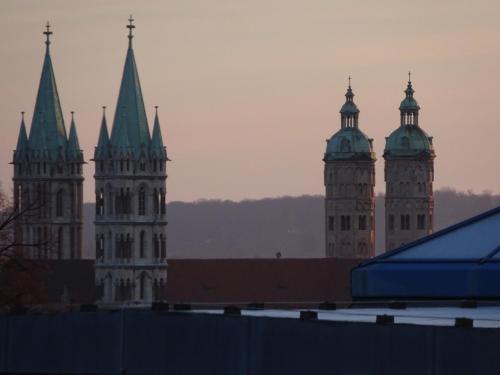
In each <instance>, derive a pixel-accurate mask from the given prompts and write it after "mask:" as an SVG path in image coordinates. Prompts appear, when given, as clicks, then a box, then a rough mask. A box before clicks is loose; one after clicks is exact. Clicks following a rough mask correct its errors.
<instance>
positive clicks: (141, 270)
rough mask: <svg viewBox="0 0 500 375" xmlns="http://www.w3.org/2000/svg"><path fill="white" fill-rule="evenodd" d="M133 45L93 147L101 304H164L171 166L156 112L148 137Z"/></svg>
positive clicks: (131, 20)
mask: <svg viewBox="0 0 500 375" xmlns="http://www.w3.org/2000/svg"><path fill="white" fill-rule="evenodd" d="M129 22H130V24H129V25H127V28H128V29H129V35H128V38H129V43H128V50H127V56H126V59H125V67H124V70H123V77H122V81H121V86H120V93H119V95H118V103H117V106H116V112H115V117H114V121H113V126H112V129H111V136H109V135H108V128H107V123H106V116H105V113H103V118H102V123H101V130H100V134H99V141H98V144H97V147H96V148H95V153H94V159H93V161H94V162H95V175H94V178H95V193H96V213H95V227H96V265H95V268H96V284H97V285H98V287H99V288H100V292H101V293H100V294H101V303H119V304H125V303H131V302H138V303H150V302H152V301H155V300H161V299H163V290H164V286H165V283H166V280H167V262H166V240H167V239H166V226H167V221H166V206H165V195H166V179H167V173H166V162H167V160H168V159H167V152H166V148H165V147H164V145H163V140H162V135H161V129H160V122H159V120H158V111H156V114H155V119H154V125H153V133H152V136H150V132H149V126H148V121H147V117H146V111H145V108H144V101H143V98H142V92H141V86H140V83H139V75H138V73H137V67H136V63H135V58H134V50H133V48H132V38H133V35H132V30H133V28H134V27H135V26H134V25H133V24H132V22H133V19H132V18H130V19H129Z"/></svg>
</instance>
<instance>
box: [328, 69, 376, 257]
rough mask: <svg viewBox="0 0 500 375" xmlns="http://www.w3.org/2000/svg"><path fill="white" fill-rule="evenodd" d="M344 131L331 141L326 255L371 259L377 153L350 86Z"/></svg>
mask: <svg viewBox="0 0 500 375" xmlns="http://www.w3.org/2000/svg"><path fill="white" fill-rule="evenodd" d="M345 97H346V102H345V104H344V105H343V106H342V108H341V110H340V125H341V126H340V130H339V131H338V132H336V133H335V134H334V135H333V136H332V137H331V138H330V139H329V140H327V147H326V152H325V155H324V158H323V161H324V162H325V170H324V184H325V188H326V196H325V246H326V256H327V257H335V258H369V257H371V256H373V255H374V254H375V218H374V211H375V198H374V186H375V160H376V159H375V153H374V152H373V140H372V139H370V138H368V137H367V136H366V135H365V134H364V133H363V132H362V131H361V130H360V129H359V127H358V117H359V109H358V107H357V106H356V104H355V103H354V100H353V99H354V94H353V92H352V89H351V83H350V78H349V87H348V89H347V93H346V95H345Z"/></svg>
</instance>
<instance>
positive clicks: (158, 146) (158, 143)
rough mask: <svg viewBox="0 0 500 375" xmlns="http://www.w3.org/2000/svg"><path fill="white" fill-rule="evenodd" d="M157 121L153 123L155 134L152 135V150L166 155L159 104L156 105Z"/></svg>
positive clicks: (154, 152)
mask: <svg viewBox="0 0 500 375" xmlns="http://www.w3.org/2000/svg"><path fill="white" fill-rule="evenodd" d="M155 110H156V112H155V122H154V125H153V135H152V137H151V152H152V153H153V155H156V156H161V157H166V153H165V146H164V145H163V138H162V136H161V128H160V120H159V119H158V106H156V107H155Z"/></svg>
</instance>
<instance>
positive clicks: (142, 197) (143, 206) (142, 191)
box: [138, 187, 146, 216]
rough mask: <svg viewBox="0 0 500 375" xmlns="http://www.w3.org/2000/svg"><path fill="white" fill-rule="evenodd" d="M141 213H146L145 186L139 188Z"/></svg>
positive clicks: (141, 214)
mask: <svg viewBox="0 0 500 375" xmlns="http://www.w3.org/2000/svg"><path fill="white" fill-rule="evenodd" d="M138 211H139V215H140V216H143V215H145V214H146V190H145V189H144V187H141V188H140V189H139V210H138Z"/></svg>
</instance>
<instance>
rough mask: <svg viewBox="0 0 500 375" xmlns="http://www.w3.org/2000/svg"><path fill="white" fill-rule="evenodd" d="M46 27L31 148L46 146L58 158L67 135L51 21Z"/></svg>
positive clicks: (31, 134) (50, 153) (36, 148)
mask: <svg viewBox="0 0 500 375" xmlns="http://www.w3.org/2000/svg"><path fill="white" fill-rule="evenodd" d="M46 27H47V30H46V31H45V32H44V34H45V35H46V37H47V40H46V41H45V44H46V50H45V58H44V62H43V68H42V75H41V78H40V85H39V87H38V94H37V97H36V103H35V111H34V115H33V120H32V122H31V129H30V137H29V143H30V148H31V149H32V150H33V151H34V152H35V153H38V152H41V151H42V149H41V147H45V148H46V151H47V152H48V156H49V158H50V159H51V160H56V158H57V157H58V156H59V155H61V154H62V153H63V152H64V150H65V147H66V142H67V137H66V128H65V126H64V120H63V116H62V111H61V104H60V102H59V94H58V93H57V86H56V80H55V76H54V70H53V68H52V60H51V58H50V53H49V46H50V35H51V34H52V32H51V31H50V25H49V23H47V26H46ZM40 137H43V138H44V139H41V138H40Z"/></svg>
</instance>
